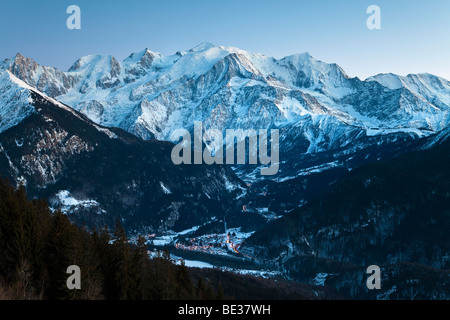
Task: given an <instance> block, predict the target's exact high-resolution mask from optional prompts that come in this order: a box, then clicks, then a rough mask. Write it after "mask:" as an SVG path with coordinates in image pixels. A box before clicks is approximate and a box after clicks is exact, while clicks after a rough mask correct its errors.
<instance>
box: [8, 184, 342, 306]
mask: <svg viewBox="0 0 450 320" xmlns="http://www.w3.org/2000/svg"><path fill="white" fill-rule="evenodd" d="M71 265H77V266H79V267H80V270H81V289H80V290H69V289H68V288H67V279H68V278H69V277H70V274H68V273H67V268H68V267H69V266H71ZM261 288H263V290H262V289H261ZM243 298H246V299H317V298H319V299H320V298H325V299H327V298H340V295H338V294H336V293H334V292H329V291H327V290H326V289H325V290H321V292H320V295H319V297H317V291H316V292H315V293H313V290H312V286H310V285H306V284H301V283H296V282H288V281H283V280H281V279H278V280H277V281H275V280H270V279H262V278H257V277H253V276H248V275H237V274H233V273H231V272H223V271H221V270H215V269H214V270H212V269H210V270H202V269H197V268H188V267H186V266H185V265H184V263H180V264H176V263H175V262H174V261H173V259H171V257H170V254H169V253H168V251H163V252H160V253H159V254H158V255H157V256H156V257H153V258H149V256H148V253H147V247H146V244H145V242H144V240H143V238H140V239H139V241H138V242H137V244H135V245H132V244H130V243H129V241H128V238H127V235H126V233H125V231H124V229H123V228H122V226H121V225H120V223H116V226H115V229H114V230H113V231H110V230H108V229H107V228H106V227H105V228H103V229H102V230H96V229H93V230H88V229H87V228H83V227H79V226H76V225H75V224H73V223H72V222H71V221H70V220H69V218H68V217H67V216H66V215H65V214H63V213H62V212H61V211H59V210H58V211H55V212H52V210H50V208H49V207H48V205H47V203H46V201H43V200H38V199H33V200H29V199H28V198H27V194H26V191H25V188H24V187H23V186H20V187H19V188H18V189H17V190H16V189H15V188H13V187H11V186H10V185H9V183H8V182H7V181H5V180H3V179H0V300H47V299H50V300H219V299H243Z"/></svg>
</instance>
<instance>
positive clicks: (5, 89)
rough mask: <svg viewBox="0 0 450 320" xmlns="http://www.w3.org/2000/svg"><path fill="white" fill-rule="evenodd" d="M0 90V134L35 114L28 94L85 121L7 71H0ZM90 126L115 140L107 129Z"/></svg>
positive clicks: (113, 135)
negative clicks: (35, 95)
mask: <svg viewBox="0 0 450 320" xmlns="http://www.w3.org/2000/svg"><path fill="white" fill-rule="evenodd" d="M0 88H1V89H2V90H1V95H0V101H1V102H3V103H4V105H3V106H2V108H1V109H0V133H1V132H3V131H5V130H7V129H9V128H11V127H13V126H15V125H17V124H19V123H20V122H21V121H23V120H24V119H25V118H26V117H28V116H29V115H31V114H32V113H36V110H35V108H34V107H33V102H34V101H33V99H32V97H31V95H30V92H34V93H36V94H38V95H39V96H41V97H42V98H44V99H46V100H48V101H50V102H51V103H52V104H53V105H55V106H57V107H59V108H61V109H64V110H65V111H68V112H70V113H71V114H73V115H74V116H75V117H77V118H78V119H80V120H82V121H86V119H85V118H83V117H81V116H80V115H79V114H78V113H77V112H75V111H74V110H73V109H72V108H70V107H68V106H66V105H64V104H62V103H61V102H59V101H58V100H56V99H54V98H51V97H48V96H47V95H46V94H44V93H42V92H40V91H39V90H37V89H36V88H33V87H32V86H30V85H28V84H26V83H25V82H24V81H22V80H20V79H19V78H17V77H16V76H15V75H13V74H12V73H11V72H10V71H9V70H6V71H0ZM91 124H92V125H93V126H94V127H95V128H96V129H97V130H98V131H100V132H103V133H104V134H106V135H107V136H108V137H110V138H117V135H116V134H114V133H113V132H112V131H110V130H109V129H107V128H103V127H100V126H99V125H97V124H95V123H93V122H92V123H91Z"/></svg>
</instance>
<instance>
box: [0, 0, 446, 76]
mask: <svg viewBox="0 0 450 320" xmlns="http://www.w3.org/2000/svg"><path fill="white" fill-rule="evenodd" d="M71 4H75V5H78V6H79V7H80V8H81V19H82V20H81V26H82V29H81V30H69V29H67V27H66V20H67V18H68V17H69V15H68V14H67V13H66V9H67V7H68V6H69V5H71ZM372 4H375V5H378V6H379V7H380V8H381V30H369V29H367V27H366V20H367V18H368V17H369V15H368V14H367V13H366V9H367V7H368V6H369V5H372ZM0 41H1V46H0V59H4V58H7V57H13V56H14V55H15V54H16V53H17V52H20V53H22V54H23V55H25V56H28V57H31V58H33V59H35V60H36V61H37V62H38V63H40V64H44V65H51V66H55V67H58V68H61V69H63V70H67V69H68V68H69V67H70V66H71V65H72V63H73V62H74V61H75V60H76V59H78V58H79V57H81V56H85V55H88V54H112V55H114V56H115V57H116V58H118V59H120V60H122V59H124V58H126V57H127V56H128V55H129V54H130V53H131V52H136V51H140V50H142V49H144V48H149V49H150V50H152V51H157V52H160V53H162V54H173V53H175V52H176V51H178V50H187V49H190V48H192V47H194V46H196V45H197V44H199V43H201V42H212V43H214V44H217V45H225V46H235V47H238V48H241V49H244V50H248V51H252V52H260V53H263V54H265V55H268V56H273V57H275V58H282V57H284V56H287V55H291V54H295V53H302V52H309V53H310V54H311V55H312V56H313V57H315V58H316V59H319V60H323V61H326V62H335V63H337V64H339V65H340V66H341V67H342V68H343V69H344V70H345V71H346V72H347V73H348V74H349V75H350V76H359V77H360V78H362V79H364V78H366V77H368V76H371V75H374V74H377V73H387V72H393V73H397V74H401V75H406V74H408V73H420V72H428V73H432V74H436V75H439V76H442V77H444V78H447V79H450V62H449V61H450V1H449V0H427V1H417V0H409V1H406V0H341V1H337V0H311V1H305V0H277V1H267V0H240V1H237V0H227V1H218V0H189V1H187V0H185V1H180V0H164V1H162V0H159V1H153V0H126V1H116V0H109V1H105V0H90V1H86V0H70V1H66V0H57V1H55V0H53V1H52V0H39V1H37V0H27V1H24V0H14V1H12V0H0Z"/></svg>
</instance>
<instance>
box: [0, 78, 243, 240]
mask: <svg viewBox="0 0 450 320" xmlns="http://www.w3.org/2000/svg"><path fill="white" fill-rule="evenodd" d="M0 99H1V100H0V117H1V118H0V177H1V178H7V179H8V180H9V181H10V182H11V183H13V184H15V185H16V186H18V185H19V184H23V185H24V186H25V187H26V189H27V191H28V194H29V196H30V197H40V198H44V199H47V200H49V202H50V204H51V205H52V206H53V207H54V208H57V207H62V209H63V210H64V212H65V213H67V214H69V215H70V217H71V218H72V219H73V220H74V221H76V222H78V223H79V224H80V225H81V224H86V225H88V226H90V227H93V226H100V227H102V226H104V225H105V224H108V225H111V226H113V225H114V223H115V221H116V220H117V219H121V221H122V224H123V225H124V227H125V228H126V229H127V231H132V230H139V231H143V230H147V231H153V232H155V231H159V232H162V231H165V230H167V229H173V230H183V229H185V228H189V227H192V226H194V225H198V224H201V223H204V222H207V221H209V220H210V219H211V218H212V217H222V216H224V215H227V214H229V213H230V211H233V208H234V211H235V212H236V211H237V210H236V207H235V206H233V205H230V203H232V202H231V200H233V199H235V198H236V197H237V196H239V195H240V194H242V192H243V190H245V188H246V186H245V184H244V183H243V182H242V181H241V180H240V179H238V178H237V177H236V175H235V174H234V172H233V171H232V170H231V169H230V168H229V167H226V166H206V165H205V166H195V167H192V166H183V165H181V166H176V165H174V164H173V163H172V161H171V157H170V155H171V150H172V148H173V144H172V143H169V142H161V141H155V140H153V141H143V140H142V139H139V138H137V137H136V136H134V135H132V134H130V133H127V132H126V131H124V130H122V129H119V128H106V127H103V126H101V125H98V124H96V123H95V122H92V121H91V120H89V119H88V118H87V117H86V116H85V115H83V114H82V113H79V112H78V111H75V110H73V109H72V108H70V107H68V106H66V105H64V104H62V103H60V102H59V101H57V100H55V99H53V98H50V97H48V96H46V95H45V94H43V93H41V92H40V91H38V90H37V89H35V88H33V87H31V86H29V85H27V84H26V83H24V82H23V81H22V80H20V79H18V78H17V77H15V76H14V75H13V74H12V73H11V72H10V71H4V70H3V71H0ZM199 186H201V188H200V187H199ZM223 203H228V205H227V206H226V207H225V206H223V205H222V204H223ZM232 216H233V215H232V213H231V216H230V219H231V217H232Z"/></svg>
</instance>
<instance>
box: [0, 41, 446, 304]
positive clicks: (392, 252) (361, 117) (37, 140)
mask: <svg viewBox="0 0 450 320" xmlns="http://www.w3.org/2000/svg"><path fill="white" fill-rule="evenodd" d="M449 110H450V82H449V81H448V80H446V79H443V78H439V77H437V76H434V75H431V74H410V75H407V76H399V75H395V74H379V75H375V76H373V77H370V78H368V79H365V80H361V79H359V78H351V77H349V76H348V75H347V74H346V73H345V72H344V71H343V70H342V69H341V68H340V67H339V66H338V65H336V64H334V63H325V62H322V61H319V60H316V59H314V58H313V57H312V56H310V55H309V54H308V53H304V54H298V55H292V56H288V57H285V58H282V59H275V58H272V57H267V56H265V55H262V54H258V53H250V52H247V51H244V50H240V49H237V48H233V47H223V46H216V45H213V44H210V43H203V44H200V45H198V46H196V47H194V48H192V49H190V50H187V51H179V52H177V53H176V54H174V55H169V56H164V55H162V54H159V53H156V52H152V51H150V50H148V49H145V50H142V51H140V52H136V53H132V54H131V55H130V56H129V57H127V58H126V59H125V60H123V61H118V60H117V59H116V58H115V57H113V56H110V55H91V56H86V57H82V58H80V59H78V60H77V61H76V62H75V63H74V64H73V65H72V67H71V68H70V69H69V70H68V71H61V70H58V69H57V68H54V67H48V66H42V65H39V64H38V63H37V62H35V61H34V60H32V59H30V58H26V57H23V56H22V55H21V54H17V55H16V56H15V57H13V58H10V59H5V60H3V61H0V175H1V176H3V177H6V178H8V179H9V180H10V181H11V182H12V183H13V184H15V185H16V186H18V185H20V184H23V185H25V186H26V188H27V191H28V193H29V195H31V196H32V197H42V198H46V199H47V200H48V201H49V203H50V205H51V206H52V207H53V208H54V209H55V210H56V208H61V209H62V210H63V212H64V213H66V214H68V215H69V216H70V217H71V219H72V220H74V221H75V222H77V223H79V224H85V225H88V226H91V227H92V226H95V227H101V226H103V225H110V226H112V225H113V224H114V222H115V221H116V220H118V219H119V220H120V221H121V222H122V224H123V225H124V227H125V229H126V230H127V231H128V232H130V233H142V232H148V233H153V232H156V233H164V232H166V231H169V230H175V231H181V230H185V229H189V228H192V227H194V226H200V225H202V226H205V225H208V223H209V222H210V221H214V222H215V223H216V222H217V219H219V220H220V221H222V220H221V219H223V218H226V221H227V222H228V224H229V226H235V227H242V228H243V229H246V230H247V231H256V232H255V233H254V234H253V235H252V236H251V237H250V238H248V239H247V240H245V242H244V243H243V244H242V246H241V248H240V251H241V253H244V254H246V255H247V256H252V257H257V259H256V262H257V263H261V264H263V265H266V264H267V265H268V266H270V267H271V268H272V269H276V270H278V271H280V272H282V273H283V274H285V275H286V276H287V277H289V278H291V279H294V280H297V281H303V282H309V283H313V284H314V283H315V282H317V281H319V280H320V279H322V280H323V281H322V283H326V284H328V285H332V286H333V287H334V288H338V289H339V290H341V289H342V291H341V292H345V294H347V295H348V296H351V297H353V298H355V297H357V298H373V295H372V296H371V295H370V293H368V292H367V290H366V291H361V290H362V289H361V288H362V287H361V286H356V285H355V283H357V282H361V279H362V276H361V272H362V274H363V275H364V273H363V271H361V270H362V269H361V268H362V267H363V266H366V265H368V264H374V263H375V264H379V265H382V266H384V270H387V273H388V274H387V275H386V277H387V279H389V281H390V282H389V286H390V287H389V292H388V293H389V294H388V293H386V292H387V291H385V292H384V293H383V294H380V295H379V296H377V298H389V297H390V296H391V297H394V298H400V299H404V298H411V297H416V298H417V297H419V298H420V297H425V298H430V297H440V298H442V297H444V298H445V297H447V298H448V297H449V294H448V272H447V271H445V270H447V269H448V268H449V260H448V256H449V247H448V243H450V239H448V232H447V230H448V227H449V226H448V221H449V220H448V218H449V212H448V199H449V191H448V190H449V186H448V174H449V171H448V168H449V167H448V157H449V148H448V146H449V140H448V139H449V136H450V132H449V122H450V114H449ZM194 121H201V122H202V123H203V128H204V129H205V130H207V129H210V128H214V129H219V130H221V131H222V132H223V133H225V130H227V129H243V130H248V129H254V130H258V129H278V130H279V133H280V142H279V145H280V166H279V172H278V173H277V175H275V176H261V175H260V174H259V172H260V167H259V166H258V165H251V164H245V165H233V166H230V165H212V166H209V165H205V164H203V165H179V166H176V165H174V164H173V163H172V161H171V150H172V148H173V147H174V142H175V143H176V141H171V134H172V133H173V132H174V131H175V130H177V129H181V128H184V129H187V130H189V131H190V132H191V133H193V131H194ZM224 136H225V134H224ZM224 145H225V141H224ZM247 152H248V153H250V152H256V150H247ZM223 221H225V220H223ZM216 224H217V223H216ZM205 229H207V228H205ZM405 261H406V264H405ZM428 268H431V269H428ZM355 270H356V271H355ZM430 270H431V271H430ZM358 272H359V273H358ZM405 274H407V276H405ZM320 275H321V276H320ZM414 275H417V277H416V278H414ZM321 277H322V278H321ZM319 278H320V279H319ZM325 278H326V279H325ZM393 279H394V280H395V281H397V283H395V281H394V280H393ZM430 279H431V280H430ZM435 281H439V282H440V283H443V286H442V287H440V288H438V289H435V288H433V289H432V290H431V289H429V288H428V289H427V286H430V283H431V284H433V283H435ZM319 282H320V281H319ZM411 283H416V284H417V283H418V284H419V285H418V286H416V287H414V288H417V290H418V291H417V294H416V295H414V294H410V293H409V291H408V290H409V289H408V284H411ZM400 287H401V288H402V289H401V290H400ZM403 289H404V290H403Z"/></svg>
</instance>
